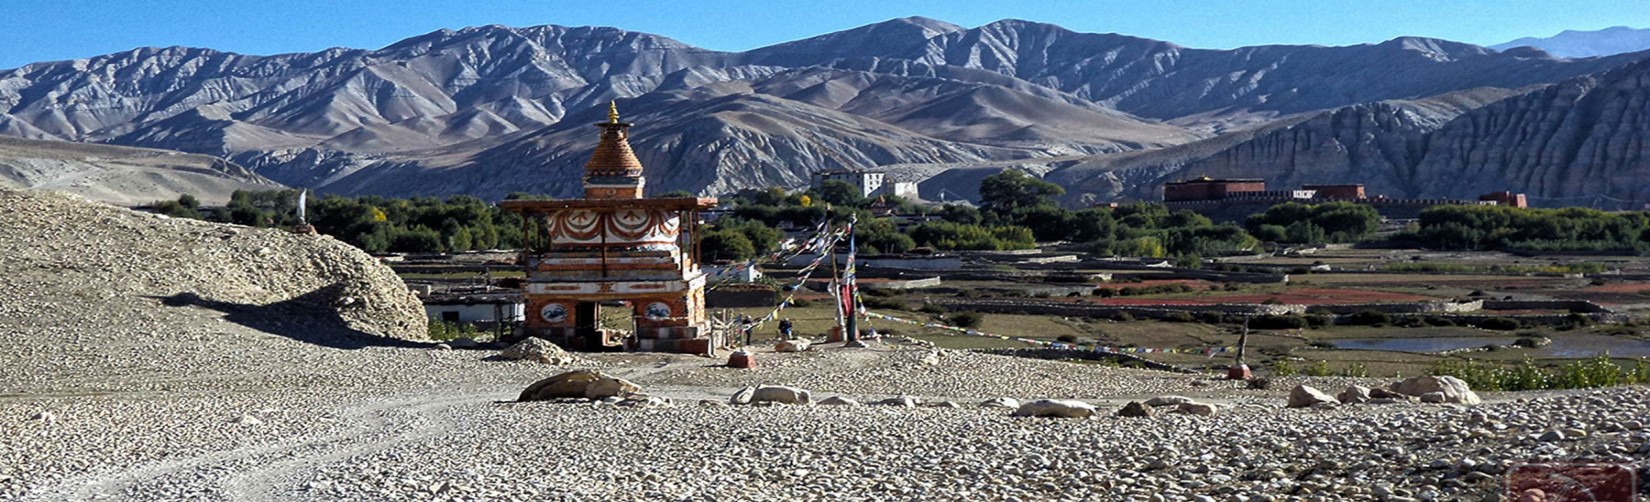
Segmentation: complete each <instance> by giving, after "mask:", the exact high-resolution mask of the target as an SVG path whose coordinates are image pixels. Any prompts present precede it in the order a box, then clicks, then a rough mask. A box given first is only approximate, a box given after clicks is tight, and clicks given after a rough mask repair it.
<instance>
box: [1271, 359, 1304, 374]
mask: <svg viewBox="0 0 1650 502" xmlns="http://www.w3.org/2000/svg"><path fill="white" fill-rule="evenodd" d="M1300 372H1301V371H1300V368H1296V367H1295V365H1294V364H1293V363H1290V362H1289V361H1278V362H1277V364H1274V365H1272V374H1273V375H1277V376H1280V377H1287V376H1295V375H1299V374H1300Z"/></svg>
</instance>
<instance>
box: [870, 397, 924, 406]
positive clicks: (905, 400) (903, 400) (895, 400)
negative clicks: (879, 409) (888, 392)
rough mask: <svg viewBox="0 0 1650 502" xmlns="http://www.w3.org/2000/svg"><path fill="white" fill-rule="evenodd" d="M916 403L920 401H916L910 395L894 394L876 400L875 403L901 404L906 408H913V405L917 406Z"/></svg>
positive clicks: (886, 404) (884, 404)
mask: <svg viewBox="0 0 1650 502" xmlns="http://www.w3.org/2000/svg"><path fill="white" fill-rule="evenodd" d="M918 403H920V401H917V399H916V398H913V397H911V396H894V397H890V398H888V399H884V400H881V401H877V402H876V403H875V404H877V405H880V406H903V407H906V408H915V407H917V404H918Z"/></svg>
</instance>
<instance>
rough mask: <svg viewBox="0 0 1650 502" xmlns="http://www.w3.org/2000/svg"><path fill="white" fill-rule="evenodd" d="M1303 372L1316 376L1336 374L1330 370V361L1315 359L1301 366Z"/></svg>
mask: <svg viewBox="0 0 1650 502" xmlns="http://www.w3.org/2000/svg"><path fill="white" fill-rule="evenodd" d="M1301 374H1303V375H1306V376H1315V377H1324V376H1334V373H1332V372H1330V371H1329V361H1314V362H1312V363H1311V364H1308V365H1306V367H1305V368H1301Z"/></svg>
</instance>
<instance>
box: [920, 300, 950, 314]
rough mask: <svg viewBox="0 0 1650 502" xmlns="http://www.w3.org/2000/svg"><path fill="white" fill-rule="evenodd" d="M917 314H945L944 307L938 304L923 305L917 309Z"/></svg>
mask: <svg viewBox="0 0 1650 502" xmlns="http://www.w3.org/2000/svg"><path fill="white" fill-rule="evenodd" d="M917 312H922V313H924V314H935V315H939V314H944V313H946V310H945V306H943V305H940V304H938V303H923V304H922V307H919V308H917Z"/></svg>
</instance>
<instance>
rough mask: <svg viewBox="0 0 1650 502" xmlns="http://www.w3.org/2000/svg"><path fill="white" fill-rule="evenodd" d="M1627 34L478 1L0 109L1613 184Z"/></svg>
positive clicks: (1636, 130)
mask: <svg viewBox="0 0 1650 502" xmlns="http://www.w3.org/2000/svg"><path fill="white" fill-rule="evenodd" d="M1646 58H1650V53H1629V54H1618V55H1612V56H1605V57H1592V58H1577V59H1571V58H1563V57H1557V56H1554V55H1552V54H1549V53H1547V52H1545V51H1542V50H1539V49H1532V48H1514V49H1508V50H1505V51H1497V50H1494V49H1490V48H1485V47H1480V46H1475V45H1471V44H1464V43H1457V42H1450V41H1445V40H1437V39H1425V38H1412V37H1405V38H1398V39H1394V40H1389V41H1386V42H1383V43H1379V44H1366V45H1357V46H1347V47H1324V46H1258V47H1243V48H1238V49H1231V50H1212V49H1193V48H1185V47H1181V46H1178V45H1175V44H1173V43H1169V42H1163V41H1156V40H1149V39H1143V38H1137V37H1129V36H1124V35H1117V34H1094V33H1079V32H1073V31H1070V30H1066V29H1064V28H1061V27H1059V26H1055V25H1050V24H1043V23H1033V22H1027V21H1018V20H1004V21H999V22H995V23H991V24H987V25H983V26H979V27H975V28H964V27H960V26H956V25H952V24H949V23H945V22H942V21H937V20H932V19H926V18H904V19H895V20H890V21H886V22H883V23H877V24H873V25H868V26H863V27H859V28H854V29H850V30H845V31H840V32H835V33H830V34H826V35H821V36H818V37H813V38H808V39H803V40H797V41H793V42H788V43H783V44H778V45H773V46H768V47H762V48H758V49H753V50H750V51H745V52H719V51H712V50H707V49H702V48H697V47H693V46H689V45H686V44H683V43H681V42H678V41H675V40H672V39H669V38H666V37H662V36H658V35H651V34H645V33H636V32H629V31H624V30H620V29H615V28H595V27H561V26H539V27H530V28H507V27H502V26H482V27H474V28H466V29H463V30H457V31H450V30H441V31H436V32H432V33H428V34H425V35H421V36H417V37H413V38H409V39H406V40H403V41H400V42H397V43H395V44H392V45H390V46H387V47H384V48H381V49H377V50H363V49H342V48H340V49H329V50H325V51H321V52H315V53H302V54H282V55H273V56H253V55H241V54H233V53H226V52H219V51H214V50H210V49H201V48H182V47H168V48H139V49H134V50H131V51H127V52H121V53H116V54H108V55H103V56H98V57H93V58H87V59H81V60H74V61H60V62H46V63H36V64H30V65H26V66H23V67H21V68H17V69H14V70H9V71H0V134H3V135H7V136H13V137H19V138H26V139H31V140H41V141H60V142H86V143H104V144H109V145H121V146H129V147H143V148H152V149H165V150H175V151H181V152H188V153H193V154H201V155H207V156H212V157H217V158H221V159H223V161H224V167H225V169H224V172H229V173H235V174H234V175H233V176H237V178H235V179H236V181H235V182H236V183H241V182H245V183H252V184H260V183H269V180H273V182H278V183H281V184H285V185H289V186H303V187H310V188H315V189H317V190H319V191H322V192H329V193H340V194H381V195H397V196H409V195H448V194H472V195H477V196H482V197H485V198H499V197H502V196H503V195H505V194H507V193H510V192H522V191H525V192H537V193H546V194H551V195H556V196H572V195H574V194H575V193H577V191H578V190H577V188H578V187H577V185H578V183H577V180H578V177H579V176H580V174H581V172H580V167H581V166H582V165H583V163H584V161H585V160H586V159H587V158H588V154H589V151H590V148H591V147H593V146H594V144H595V141H596V139H597V138H596V134H595V130H594V128H592V127H589V124H591V123H594V122H597V121H599V120H601V119H602V118H603V115H602V114H603V112H604V111H605V106H604V105H605V104H606V103H607V102H608V101H609V100H617V102H618V106H619V109H620V110H621V112H623V113H624V115H625V120H626V121H630V122H635V123H636V124H637V126H636V127H635V129H634V130H633V133H632V142H633V144H634V146H635V149H636V152H637V155H638V156H639V157H640V158H641V160H642V161H643V163H644V165H646V166H647V176H648V178H649V183H648V185H649V187H650V189H651V190H655V191H660V190H688V191H691V192H696V193H701V194H711V195H714V194H724V193H728V192H732V191H736V190H739V189H744V188H753V187H767V186H780V187H787V188H795V187H799V186H803V185H806V183H807V180H808V178H809V175H810V173H812V172H815V171H818V170H822V169H836V168H873V169H883V170H887V171H889V173H890V176H891V177H893V178H895V179H907V180H913V181H921V182H923V191H924V195H925V196H929V195H930V194H934V193H940V192H942V191H943V192H949V193H952V194H957V195H960V196H964V197H966V196H969V195H971V194H972V193H973V190H974V188H975V187H977V182H978V179H979V178H980V177H981V176H983V175H984V174H982V173H989V172H994V171H995V170H997V169H1002V168H1010V167H1018V168H1025V169H1029V170H1031V171H1033V172H1036V173H1039V174H1045V175H1047V176H1050V177H1051V179H1056V180H1059V181H1060V182H1061V183H1063V184H1065V185H1066V186H1067V187H1068V188H1070V190H1069V192H1070V194H1069V196H1070V197H1071V201H1072V202H1073V203H1074V204H1075V203H1081V202H1096V201H1104V200H1115V199H1118V198H1148V199H1149V198H1153V197H1154V193H1155V189H1156V188H1155V187H1156V186H1157V185H1160V184H1161V183H1162V182H1164V181H1166V180H1169V179H1172V178H1174V177H1176V176H1187V175H1190V174H1201V173H1204V172H1207V173H1212V174H1220V175H1232V176H1253V177H1264V178H1267V179H1268V180H1269V181H1272V182H1274V183H1295V182H1300V181H1321V182H1363V183H1367V184H1369V185H1370V186H1371V188H1372V189H1375V190H1376V191H1378V192H1380V193H1388V194H1390V195H1394V196H1398V195H1402V196H1416V197H1464V196H1471V195H1476V194H1475V193H1470V192H1472V191H1475V190H1481V189H1510V190H1515V191H1527V192H1530V193H1531V195H1532V197H1534V198H1536V200H1538V201H1561V200H1567V199H1563V198H1565V197H1587V196H1595V197H1596V196H1606V197H1610V198H1619V199H1624V200H1625V199H1632V200H1637V199H1636V198H1642V197H1641V196H1650V193H1645V194H1641V193H1639V192H1644V191H1646V190H1641V189H1640V188H1639V187H1636V186H1632V183H1627V185H1628V186H1625V187H1622V186H1614V185H1613V184H1600V183H1593V181H1596V180H1604V179H1611V178H1612V177H1614V178H1615V179H1627V180H1632V179H1635V178H1633V177H1634V176H1639V171H1642V170H1643V169H1641V168H1642V166H1641V165H1640V164H1642V163H1644V161H1643V160H1642V159H1643V157H1642V152H1643V149H1644V148H1645V146H1644V145H1650V141H1646V138H1643V135H1645V134H1646V133H1644V132H1642V131H1644V130H1646V129H1645V128H1642V127H1638V124H1637V123H1636V122H1634V121H1636V120H1640V119H1641V118H1642V116H1643V115H1644V114H1643V113H1641V112H1643V111H1644V110H1643V108H1644V103H1645V102H1647V101H1646V100H1645V99H1644V98H1645V96H1644V93H1646V92H1650V91H1647V90H1646V89H1644V88H1643V86H1641V85H1638V84H1637V81H1636V80H1634V79H1635V78H1637V77H1635V75H1638V74H1640V73H1642V72H1643V71H1644V70H1643V68H1642V66H1643V65H1639V64H1636V63H1637V62H1638V61H1640V60H1643V59H1646ZM1507 107H1516V108H1513V109H1507ZM3 155H4V153H3V152H0V156H3ZM243 174H244V176H243ZM1468 174H1470V175H1471V176H1472V177H1473V180H1474V182H1473V183H1457V182H1439V180H1455V179H1457V178H1456V177H1457V176H1463V175H1468ZM1572 176H1590V177H1592V178H1589V179H1586V180H1583V179H1575V180H1573V181H1574V182H1575V183H1574V184H1571V183H1568V182H1569V181H1572V180H1570V179H1569V177H1572ZM1636 179H1650V178H1642V177H1641V178H1636ZM1641 184H1642V183H1641ZM225 186H228V185H225Z"/></svg>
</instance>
